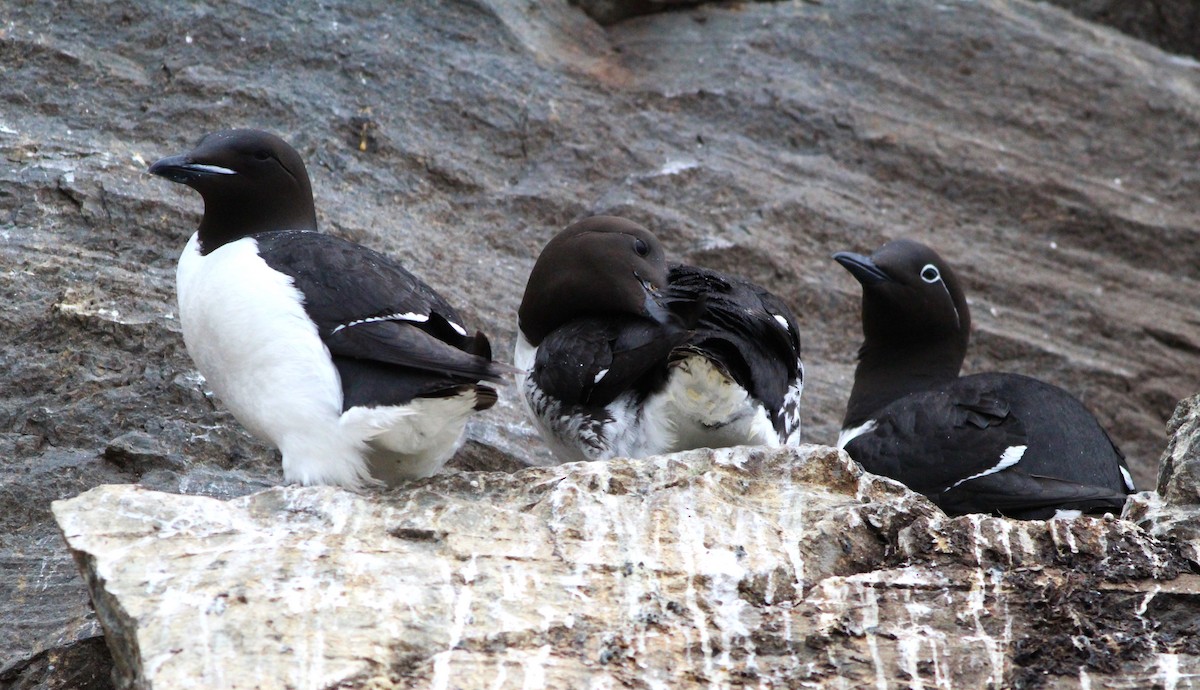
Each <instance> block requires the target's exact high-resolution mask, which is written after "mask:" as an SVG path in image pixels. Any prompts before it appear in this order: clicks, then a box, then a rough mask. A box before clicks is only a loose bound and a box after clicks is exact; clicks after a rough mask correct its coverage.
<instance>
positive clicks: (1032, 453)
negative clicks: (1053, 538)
mask: <svg viewBox="0 0 1200 690" xmlns="http://www.w3.org/2000/svg"><path fill="white" fill-rule="evenodd" d="M834 259H835V260H836V261H837V262H838V263H840V264H841V265H842V266H844V267H845V268H846V269H847V270H848V271H850V273H851V274H852V275H853V276H854V277H855V278H857V279H858V282H859V283H861V284H862V290H863V300H862V323H863V335H864V337H865V341H864V342H863V345H862V348H861V349H860V350H859V354H858V367H857V369H856V370H855V372H854V387H853V389H852V390H851V392H850V401H849V403H848V404H847V406H846V417H845V419H844V420H843V422H842V433H841V437H840V438H839V439H838V446H839V447H841V448H844V449H845V450H846V452H848V453H849V454H850V456H851V457H853V458H854V459H855V460H856V461H857V462H858V463H859V464H861V465H862V466H863V467H864V468H865V469H866V470H867V471H869V472H873V473H875V474H881V475H884V476H887V477H891V478H893V479H896V480H899V481H901V482H903V483H904V484H906V485H908V486H909V487H910V488H912V489H913V490H914V491H918V492H920V493H922V494H925V495H926V496H928V497H929V498H930V499H931V500H932V501H933V502H934V503H936V504H937V505H938V506H939V507H940V508H941V509H942V510H944V511H945V512H946V513H948V514H950V515H961V514H965V513H991V514H997V515H1004V516H1008V517H1014V518H1022V519H1044V518H1049V517H1053V516H1054V515H1055V513H1056V512H1057V511H1059V510H1064V511H1080V512H1088V513H1092V512H1109V511H1111V512H1120V510H1121V506H1122V505H1123V504H1124V502H1125V496H1126V495H1127V494H1129V493H1132V492H1133V491H1134V486H1133V480H1132V478H1131V477H1130V474H1129V469H1128V467H1127V466H1126V464H1125V456H1124V455H1123V454H1122V453H1121V451H1120V450H1118V449H1117V447H1116V446H1115V445H1114V444H1113V442H1112V441H1111V440H1110V439H1109V437H1108V434H1107V433H1106V432H1105V431H1104V429H1103V428H1102V427H1101V426H1100V424H1099V422H1097V421H1096V418H1095V417H1093V416H1092V414H1091V413H1090V412H1088V411H1087V409H1086V408H1084V406H1083V404H1082V403H1080V402H1079V401H1078V400H1076V399H1075V398H1074V397H1072V396H1071V395H1070V394H1069V393H1067V392H1066V391H1064V390H1062V389H1060V388H1056V387H1055V386H1052V385H1050V384H1048V383H1043V382H1042V381H1038V380H1037V379H1032V378H1029V377H1026V376H1020V375H1017V374H998V373H993V374H975V375H973V376H963V377H959V369H960V368H961V367H962V363H963V358H964V357H965V356H966V352H967V342H968V339H969V337H970V329H971V315H970V312H969V310H968V309H967V301H966V298H965V297H964V296H963V291H962V288H961V287H959V283H958V280H957V279H956V278H955V276H954V273H953V271H951V270H950V266H949V265H948V264H947V263H946V262H945V261H944V260H943V259H942V258H941V257H940V256H938V255H937V254H936V253H935V252H934V251H933V250H932V249H930V248H929V247H926V246H925V245H923V244H920V243H917V242H913V241H910V240H896V241H893V242H889V243H888V244H885V245H884V246H882V247H880V248H879V249H878V250H877V251H876V252H875V253H874V254H872V255H871V256H870V257H866V256H862V255H860V254H852V253H849V252H839V253H838V254H835V255H834Z"/></svg>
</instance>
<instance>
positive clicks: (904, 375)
mask: <svg viewBox="0 0 1200 690" xmlns="http://www.w3.org/2000/svg"><path fill="white" fill-rule="evenodd" d="M833 258H834V259H835V260H836V261H837V262H838V263H840V264H841V265H842V266H844V267H845V268H846V270H848V271H850V273H851V275H853V276H854V277H855V278H857V279H858V282H859V283H861V284H862V290H863V298H862V322H863V336H864V339H863V345H862V347H861V348H860V349H859V351H858V367H857V368H856V369H855V371H854V386H853V387H852V388H851V390H850V400H849V402H848V403H847V406H846V416H845V418H844V420H843V427H844V428H848V427H851V426H857V425H858V424H861V423H862V422H864V421H866V420H867V419H869V418H870V415H871V414H872V413H873V412H874V411H875V410H878V409H880V408H881V407H883V406H884V405H886V404H888V403H890V402H891V401H893V400H895V399H897V398H899V397H901V396H903V395H907V394H909V393H913V392H916V391H919V390H923V389H925V388H927V387H928V386H930V385H934V384H937V383H940V382H944V381H948V380H953V379H955V378H957V377H958V374H959V370H960V369H961V368H962V363H963V359H965V358H966V355H967V342H968V340H969V339H970V331H971V314H970V311H968V309H967V300H966V297H964V295H963V292H962V288H961V287H959V284H958V279H957V278H956V277H955V275H954V272H953V271H951V270H950V266H949V265H948V264H947V263H946V262H945V260H943V259H942V257H940V256H938V255H937V252H935V251H933V250H932V249H930V248H929V247H926V246H925V245H923V244H921V243H919V242H913V241H912V240H895V241H893V242H889V243H887V244H885V245H883V246H882V247H880V248H879V249H877V250H876V251H875V253H874V254H872V255H871V256H869V257H868V256H863V255H861V254H852V253H850V252H838V253H837V254H834V255H833Z"/></svg>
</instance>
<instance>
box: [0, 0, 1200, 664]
mask: <svg viewBox="0 0 1200 690" xmlns="http://www.w3.org/2000/svg"><path fill="white" fill-rule="evenodd" d="M647 3H648V4H655V3H654V2H650V0H647ZM647 3H642V4H647ZM585 4H586V3H585ZM614 4H618V5H619V4H621V3H614ZM0 74H2V75H3V78H2V79H0V103H2V104H3V107H2V108H0V263H2V264H3V266H4V270H3V272H0V291H2V292H0V294H2V295H3V298H4V299H3V300H2V301H0V332H3V333H4V334H5V337H3V338H0V371H3V372H4V373H3V387H2V388H0V685H13V686H17V687H34V686H42V687H74V686H77V685H78V684H79V683H82V682H85V681H82V680H78V679H83V678H105V677H106V676H107V667H106V666H105V663H106V661H105V659H104V655H103V654H97V653H96V652H97V649H98V647H97V645H95V643H94V638H95V636H96V635H98V634H99V627H98V625H97V623H96V621H95V620H94V616H93V615H92V613H91V609H90V606H89V603H88V600H87V596H86V592H85V590H84V587H83V585H82V583H81V582H80V581H79V579H78V576H77V574H76V572H75V568H74V565H73V564H72V563H71V561H70V558H69V557H68V556H67V554H66V553H65V552H64V550H63V547H62V544H61V538H60V536H59V534H58V532H57V530H56V528H55V527H54V525H53V523H52V519H51V516H50V513H49V504H50V501H52V500H54V499H58V498H65V497H69V496H74V495H76V494H79V493H81V492H83V491H86V490H87V489H89V488H91V487H94V486H97V485H100V484H106V483H125V482H140V483H141V484H142V485H143V486H144V487H147V488H151V489H157V490H163V491H172V492H183V493H189V494H201V495H208V496H214V497H220V498H229V497H233V496H239V495H245V494H248V493H251V492H253V491H257V490H259V489H262V488H264V487H267V486H270V485H273V484H275V483H277V482H278V480H279V478H280V472H279V467H278V461H277V458H276V456H275V454H274V453H273V452H272V451H270V450H269V449H267V448H264V447H263V446H262V445H261V444H258V443H256V442H255V441H253V440H252V439H250V438H249V437H248V436H246V434H245V433H244V432H243V431H242V430H241V429H240V428H239V427H238V426H237V424H236V423H235V422H233V420H232V419H231V418H230V417H229V415H228V414H226V413H225V412H224V411H223V409H222V408H221V407H220V405H219V403H216V402H214V401H213V400H212V399H211V396H210V395H208V394H207V392H206V391H205V389H204V387H203V385H202V383H201V382H200V381H199V380H198V379H197V378H196V376H195V374H194V372H193V370H192V368H191V365H190V363H189V361H188V359H187V356H186V354H185V353H184V351H183V348H182V343H181V341H180V339H179V335H178V327H177V324H176V322H175V320H174V318H173V317H174V311H175V310H174V287H173V271H174V261H175V258H176V256H177V254H178V252H179V250H180V248H181V247H182V245H183V243H184V241H185V238H186V236H187V235H188V234H189V233H190V232H191V230H192V228H194V226H195V224H196V222H197V220H198V217H199V210H200V202H199V199H198V198H196V197H195V195H193V194H190V193H188V192H187V190H181V189H178V188H176V186H175V185H170V184H167V183H165V182H163V181H162V180H158V179H155V178H152V177H150V176H148V175H146V174H145V172H144V171H145V167H146V165H147V164H148V163H149V162H150V161H152V160H154V159H155V158H157V157H159V156H162V155H167V154H171V153H176V152H179V151H182V150H184V149H186V148H187V147H188V146H189V145H190V144H191V143H193V142H194V141H195V139H196V138H197V137H198V136H199V135H200V134H201V133H202V132H204V131H207V130H212V129H217V128H223V127H229V126H255V127H263V128H268V129H272V130H274V131H277V132H279V133H280V134H282V135H283V136H285V137H287V138H288V139H289V140H290V141H292V142H293V143H294V144H295V145H296V146H297V148H298V149H299V150H300V151H301V152H302V153H303V155H304V156H305V157H306V159H307V161H308V163H309V168H310V172H311V174H312V177H313V183H314V190H315V193H316V198H317V204H318V208H319V214H320V221H321V224H322V227H323V228H324V229H325V230H326V231H329V232H333V233H337V234H339V235H342V236H345V237H349V238H351V239H355V240H358V241H362V242H365V243H367V244H369V245H370V246H372V247H375V248H377V249H381V250H383V251H387V252H389V253H392V254H394V255H396V256H399V257H402V258H403V260H404V261H405V262H406V263H407V265H409V266H410V267H411V268H413V269H414V270H415V271H416V272H418V273H420V274H421V275H423V276H425V277H426V278H427V279H428V280H429V282H430V283H432V284H433V285H434V286H435V287H437V288H438V289H440V290H442V291H443V292H444V293H446V294H447V295H449V296H451V297H452V298H453V299H454V301H455V302H456V303H457V304H460V305H462V306H463V311H464V314H465V316H466V317H467V318H468V319H469V320H471V321H472V324H473V325H478V326H480V327H481V328H483V329H484V330H485V331H487V332H488V333H490V334H492V335H493V337H494V342H495V345H496V350H497V351H498V352H501V353H504V352H507V351H509V350H510V348H511V345H512V334H513V328H512V320H513V315H514V313H515V309H516V305H517V302H518V300H519V297H520V294H521V289H522V286H523V281H524V279H525V277H526V275H527V272H528V270H529V267H530V265H531V264H532V260H533V256H534V254H535V253H536V251H537V250H538V249H539V248H540V246H541V245H542V244H543V243H544V242H545V241H546V240H547V239H548V238H549V237H550V236H551V235H552V234H553V233H554V232H555V231H556V230H557V229H559V228H561V227H562V226H564V225H565V224H567V223H568V222H570V221H571V220H573V219H575V218H576V217H578V216H581V215H583V214H588V213H598V212H613V213H620V214H625V215H628V216H631V217H633V218H635V219H637V220H639V221H641V222H644V223H646V224H647V225H649V226H650V227H651V228H652V229H653V230H654V231H655V232H657V233H658V234H659V235H660V237H662V239H663V241H664V243H665V245H666V247H667V249H668V250H669V251H670V252H671V254H672V255H673V256H674V257H677V258H679V259H681V260H686V261H690V262H693V263H698V264H704V265H709V266H712V267H714V268H718V269H724V270H731V271H736V272H739V273H743V274H745V275H747V276H749V277H750V278H753V279H755V280H758V281H760V282H762V283H764V284H766V285H769V286H770V287H772V288H773V289H775V290H776V291H777V292H779V293H780V294H781V295H783V296H784V297H785V299H788V300H789V301H790V303H791V305H792V306H793V307H794V309H795V310H796V312H797V314H798V315H799V317H800V319H801V325H802V327H803V333H802V337H803V340H804V347H805V355H806V360H807V363H808V365H809V382H808V383H809V385H808V387H807V390H806V395H805V400H804V407H805V424H806V427H805V429H806V431H805V435H806V440H808V441H813V442H824V443H829V442H832V441H833V440H834V438H836V429H837V425H838V421H839V419H840V415H841V412H842V406H843V405H844V401H845V397H846V394H847V391H848V388H849V383H850V376H851V373H852V367H853V352H854V349H855V347H856V346H857V342H858V322H857V308H858V307H857V305H858V291H857V286H856V284H855V283H854V281H853V280H852V279H851V278H850V277H849V276H847V275H845V274H844V272H843V271H842V270H841V269H840V268H839V267H838V266H837V265H836V264H834V263H833V262H832V261H830V259H829V255H830V254H831V253H832V252H834V251H836V250H840V249H856V250H866V249H870V248H871V247H874V246H876V245H878V244H879V243H881V242H882V241H883V240H884V239H886V238H890V237H895V236H899V235H909V236H913V237H915V238H917V239H920V240H922V241H925V242H928V243H930V244H932V245H934V246H937V247H938V248H939V250H940V251H941V252H942V254H943V255H944V256H946V257H947V258H948V259H949V260H952V261H954V262H955V263H956V266H957V267H958V272H959V274H960V275H961V276H962V278H963V280H964V281H965V282H966V285H967V287H968V289H969V291H970V294H971V295H972V304H973V309H974V313H975V315H976V322H977V327H976V333H975V339H974V345H973V347H972V350H971V353H970V355H969V357H968V364H967V366H968V369H969V370H971V371H981V370H987V369H1004V370H1012V371H1020V372H1023V373H1029V374H1034V375H1037V376H1040V377H1042V378H1046V379H1048V380H1050V381H1052V382H1054V383H1057V384H1059V385H1062V386H1064V387H1066V388H1067V389H1069V390H1071V391H1072V392H1073V393H1075V394H1077V395H1079V396H1080V397H1081V398H1083V400H1084V401H1085V402H1086V403H1087V404H1088V405H1089V406H1090V407H1092V408H1093V409H1094V410H1095V411H1096V412H1097V414H1098V415H1099V417H1100V418H1101V420H1102V421H1103V422H1104V423H1105V424H1106V425H1107V426H1108V427H1109V428H1110V430H1111V431H1112V434H1113V436H1114V438H1116V440H1117V441H1118V442H1119V443H1120V444H1121V446H1122V447H1123V449H1124V450H1125V451H1126V452H1127V454H1129V455H1130V457H1131V459H1132V465H1133V468H1134V474H1135V478H1136V479H1137V481H1138V483H1139V485H1140V486H1142V487H1149V486H1152V485H1154V478H1155V465H1154V461H1155V459H1156V458H1157V457H1158V456H1159V455H1160V454H1161V452H1162V449H1163V445H1164V442H1165V441H1164V438H1163V434H1162V426H1163V424H1164V422H1165V420H1166V419H1167V418H1168V417H1169V416H1170V413H1171V410H1172V409H1173V407H1174V405H1175V403H1176V402H1177V401H1178V400H1180V399H1182V398H1184V397H1186V396H1188V395H1191V394H1193V393H1195V392H1196V390H1197V388H1198V385H1197V383H1198V382H1197V378H1198V373H1200V321H1198V320H1197V318H1196V317H1195V308H1194V305H1196V304H1198V303H1200V281H1198V280H1197V278H1198V277H1200V276H1198V271H1200V269H1198V268H1197V267H1198V266H1200V243H1197V242H1196V241H1195V240H1196V233H1195V228H1196V227H1198V225H1200V223H1198V222H1197V221H1198V218H1197V216H1198V211H1200V201H1198V200H1200V170H1198V168H1197V161H1198V160H1200V67H1198V66H1197V64H1196V63H1194V62H1192V61H1190V60H1186V59H1181V58H1179V57H1178V56H1174V55H1169V54H1166V53H1163V52H1161V51H1160V50H1158V49H1156V48H1153V47H1151V46H1148V45H1146V44H1144V43H1141V42H1139V41H1137V40H1135V39H1131V38H1128V37H1124V36H1121V35H1118V34H1116V33H1114V32H1113V31H1111V30H1109V29H1107V28H1101V27H1097V26H1095V25H1092V24H1089V23H1087V22H1085V21H1082V20H1080V19H1078V18H1076V17H1074V16H1072V15H1071V14H1070V13H1068V12H1067V11H1065V10H1062V9H1060V8H1056V7H1052V6H1048V5H1043V4H1037V3H1031V2H1025V1H1024V0H980V1H977V2H960V1H957V0H950V1H948V2H938V3H933V2H929V3H919V2H918V3H902V4H894V3H852V2H829V1H828V0H827V1H826V2H824V3H810V2H784V3H762V4H757V3H756V4H744V5H743V4H731V5H727V4H717V5H704V6H699V7H672V11H669V12H665V13H661V14H656V15H652V16H645V17H639V18H636V19H631V20H627V21H622V22H618V23H616V24H612V25H611V26H607V27H602V26H600V25H599V24H597V23H596V22H595V21H594V20H593V19H591V18H590V17H589V16H588V15H586V14H585V13H584V12H582V11H581V10H579V9H578V8H575V7H573V6H572V5H570V4H569V3H567V2H566V1H565V0H549V1H547V2H539V3H535V4H518V3H511V2H505V1H499V0H474V1H465V2H454V3H391V2H385V1H383V0H377V1H368V2H353V3H318V2H312V1H310V0H303V1H301V2H297V3H287V4H278V5H276V4H271V5H263V4H262V3H253V2H248V1H247V0H235V1H234V2H229V3H200V4H195V3H191V4H179V3H150V4H146V3H143V4H129V3H111V2H94V3H66V4H64V3H56V2H50V1H49V0H35V1H34V2H27V3H9V5H8V6H7V7H6V11H5V16H4V21H3V23H0ZM502 393H504V392H502ZM507 393H508V394H507V395H505V396H504V398H503V400H502V403H501V404H500V405H499V406H498V407H497V408H496V409H494V410H492V411H490V412H489V413H488V414H487V415H486V416H485V417H481V418H480V419H479V422H478V423H477V424H475V425H474V426H473V427H472V428H471V430H470V440H469V442H468V444H467V447H466V448H465V449H464V451H463V452H462V453H461V454H460V456H459V457H458V458H457V459H456V461H455V462H456V465H457V466H458V467H459V468H463V469H488V470H504V471H512V470H516V469H519V468H522V467H526V466H529V465H538V464H544V463H546V462H548V461H549V456H548V455H547V454H546V453H545V451H544V450H543V449H542V448H541V446H540V444H539V443H538V442H537V440H536V438H535V437H534V435H533V432H532V429H531V428H530V427H529V425H528V424H527V423H525V422H524V420H523V419H522V417H521V415H520V413H519V409H518V407H517V406H516V405H515V403H514V400H513V396H512V395H511V391H508V392H507ZM63 659H70V660H72V661H71V663H70V664H67V665H64V664H62V663H59V662H60V661H61V660H63ZM88 682H90V681H88ZM98 682H99V681H98Z"/></svg>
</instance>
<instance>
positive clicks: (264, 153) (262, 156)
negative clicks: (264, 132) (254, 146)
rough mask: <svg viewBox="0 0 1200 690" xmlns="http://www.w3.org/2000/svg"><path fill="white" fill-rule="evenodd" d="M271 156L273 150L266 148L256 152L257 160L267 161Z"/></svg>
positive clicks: (255, 157)
mask: <svg viewBox="0 0 1200 690" xmlns="http://www.w3.org/2000/svg"><path fill="white" fill-rule="evenodd" d="M270 157H271V152H270V151H268V150H266V149H259V150H257V151H255V152H254V159H255V160H260V161H265V160H267V159H268V158H270Z"/></svg>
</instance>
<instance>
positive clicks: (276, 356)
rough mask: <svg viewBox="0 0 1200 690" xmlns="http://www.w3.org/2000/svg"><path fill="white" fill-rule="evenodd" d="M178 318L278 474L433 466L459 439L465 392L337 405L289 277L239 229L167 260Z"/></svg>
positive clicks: (343, 482)
mask: <svg viewBox="0 0 1200 690" xmlns="http://www.w3.org/2000/svg"><path fill="white" fill-rule="evenodd" d="M176 281H177V289H178V296H179V321H180V325H181V326H182V328H183V339H184V343H185V344H186V345H187V350H188V354H190V355H191V357H192V361H193V362H194V363H195V364H196V368H197V369H199V370H200V373H201V374H202V375H203V376H204V378H205V379H206V380H207V381H208V384H209V386H211V387H212V389H213V392H215V393H216V394H217V397H219V398H220V399H221V401H222V402H223V403H224V404H225V406H226V407H228V408H229V410H230V412H232V413H233V415H234V417H236V418H237V419H238V421H239V422H241V423H242V425H243V426H245V427H246V429H247V430H249V431H250V432H251V433H252V434H254V435H255V436H258V437H259V438H262V439H264V440H266V441H268V442H270V443H272V444H274V445H275V446H276V447H277V448H279V450H280V452H281V453H282V454H283V474H284V478H285V479H287V480H288V481H291V482H300V483H302V484H335V485H340V486H346V487H351V488H358V487H362V486H364V485H366V484H369V483H374V482H378V481H384V482H387V483H389V484H390V483H394V482H396V481H399V480H401V479H409V478H416V477H425V476H429V475H431V474H434V473H435V472H437V471H438V470H439V469H440V468H441V467H442V465H443V464H444V463H445V462H446V460H448V459H449V457H450V456H451V455H453V453H454V451H455V450H456V449H457V448H458V445H459V444H460V443H461V441H462V434H463V430H464V429H465V427H466V420H467V418H468V417H469V416H470V412H471V410H472V409H473V407H474V404H475V400H474V395H473V394H467V395H461V396H458V397H455V398H446V399H436V400H433V399H423V400H417V401H414V402H413V403H412V404H409V405H405V406H398V407H371V408H366V407H355V408H351V409H350V410H347V411H346V413H345V414H342V388H341V380H340V378H339V376H338V372H337V369H336V368H335V367H334V366H333V363H332V361H331V360H330V358H329V351H328V349H327V348H326V347H325V344H324V343H322V342H321V339H320V337H319V336H318V334H317V330H316V327H315V326H314V325H313V323H312V322H311V321H310V320H309V318H308V316H307V314H305V312H304V308H303V307H302V306H301V300H302V296H301V294H300V292H299V291H298V290H297V289H296V288H295V286H294V285H293V284H292V279H291V278H290V277H289V276H286V275H284V274H282V273H279V272H278V271H275V270H274V269H272V268H271V267H270V266H268V265H267V264H266V262H264V261H263V260H262V258H260V257H259V256H258V251H257V243H256V242H255V241H254V240H253V239H250V238H245V239H241V240H237V241H235V242H230V243H229V244H226V245H224V246H222V247H220V248H218V249H216V250H214V251H212V252H210V253H209V254H208V255H207V256H202V255H201V254H200V252H199V245H198V242H197V239H196V236H195V235H193V236H192V238H191V239H190V240H189V241H188V244H187V247H185V248H184V250H183V255H182V256H180V258H179V268H178V271H177V274H176Z"/></svg>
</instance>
